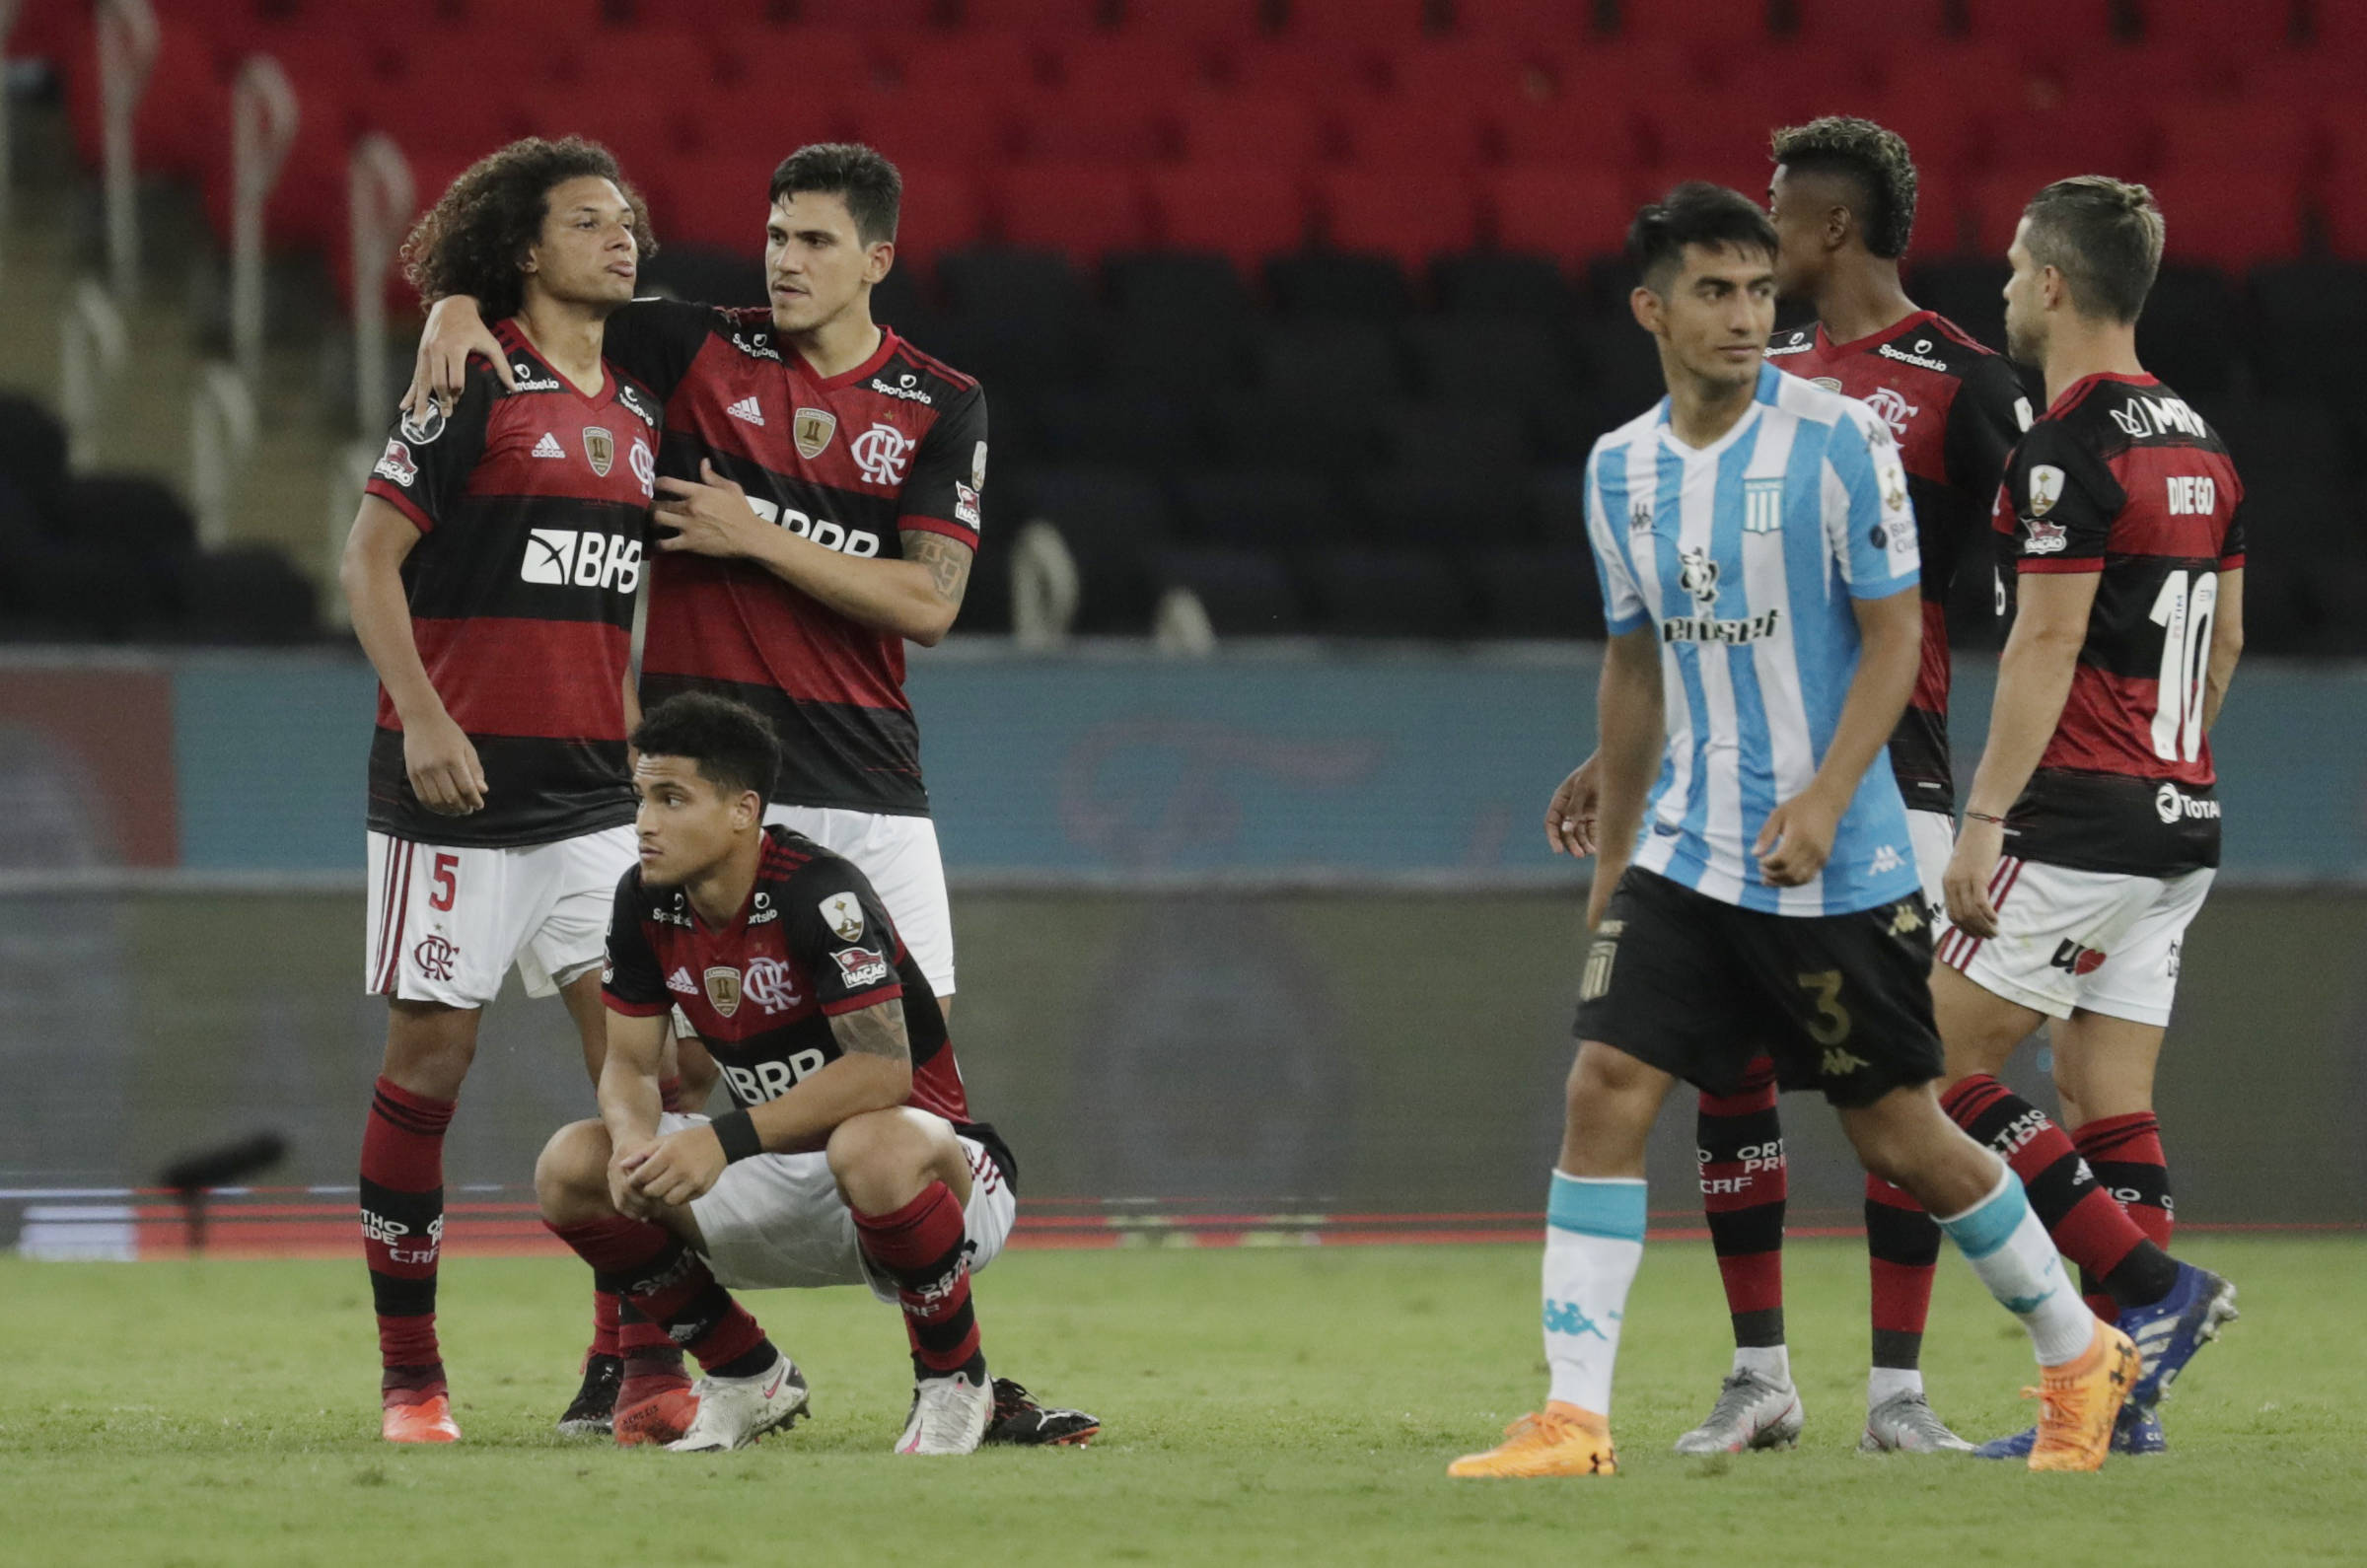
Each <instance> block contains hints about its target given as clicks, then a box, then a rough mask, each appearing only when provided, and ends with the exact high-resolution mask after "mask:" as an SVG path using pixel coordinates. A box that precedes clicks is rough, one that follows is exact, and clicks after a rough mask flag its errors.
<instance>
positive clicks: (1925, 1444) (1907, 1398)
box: [1857, 1392, 1973, 1454]
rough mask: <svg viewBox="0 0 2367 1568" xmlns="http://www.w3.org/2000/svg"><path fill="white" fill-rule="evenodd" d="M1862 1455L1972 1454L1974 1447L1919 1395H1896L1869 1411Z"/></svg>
mask: <svg viewBox="0 0 2367 1568" xmlns="http://www.w3.org/2000/svg"><path fill="white" fill-rule="evenodd" d="M1857 1449H1858V1452H1859V1453H1861V1454H1970V1453H1972V1452H1973V1445H1972V1444H1970V1443H1968V1442H1966V1441H1965V1440H1964V1439H1963V1438H1961V1437H1958V1436H1957V1435H1956V1434H1955V1433H1954V1432H1951V1431H1949V1430H1948V1423H1947V1422H1945V1421H1943V1420H1941V1419H1940V1418H1939V1416H1938V1415H1937V1414H1936V1413H1934V1411H1933V1410H1932V1408H1931V1401H1930V1400H1928V1399H1926V1398H1924V1396H1923V1395H1921V1394H1919V1393H1911V1392H1910V1393H1894V1394H1892V1395H1891V1396H1890V1397H1889V1398H1887V1399H1885V1400H1883V1401H1882V1403H1880V1404H1878V1405H1875V1406H1874V1407H1873V1408H1872V1409H1870V1410H1868V1411H1867V1412H1866V1431H1865V1435H1864V1436H1863V1437H1861V1438H1859V1439H1858V1440H1857Z"/></svg>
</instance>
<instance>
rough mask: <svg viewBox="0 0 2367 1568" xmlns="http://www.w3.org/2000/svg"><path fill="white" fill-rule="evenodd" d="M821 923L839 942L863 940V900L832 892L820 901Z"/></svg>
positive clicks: (849, 894) (848, 894)
mask: <svg viewBox="0 0 2367 1568" xmlns="http://www.w3.org/2000/svg"><path fill="white" fill-rule="evenodd" d="M818 907H820V909H821V910H822V923H823V924H824V925H826V926H828V927H829V928H830V930H831V931H833V932H834V933H836V934H837V937H838V940H839V941H841V942H860V941H862V940H863V900H862V899H860V898H858V897H856V896H855V895H854V894H853V893H851V892H834V893H831V894H830V895H829V896H828V897H827V898H825V899H823V900H822V902H821V904H820V905H819V906H818Z"/></svg>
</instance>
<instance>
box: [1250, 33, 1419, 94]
mask: <svg viewBox="0 0 2367 1568" xmlns="http://www.w3.org/2000/svg"><path fill="white" fill-rule="evenodd" d="M1230 58H1231V65H1230V68H1229V69H1228V70H1227V71H1226V73H1225V79H1226V80H1227V81H1229V82H1230V83H1232V84H1233V86H1234V87H1235V88H1236V89H1238V90H1240V91H1242V92H1245V93H1288V92H1294V91H1295V92H1301V93H1312V94H1315V95H1317V97H1318V98H1319V99H1321V100H1322V101H1324V102H1326V103H1332V104H1336V103H1338V102H1340V101H1341V100H1344V99H1350V98H1355V97H1359V96H1363V95H1368V94H1373V93H1377V92H1379V91H1380V90H1381V88H1382V86H1383V83H1384V79H1383V76H1382V72H1381V62H1380V58H1379V54H1378V51H1376V50H1373V49H1368V48H1360V47H1357V46H1355V45H1353V44H1347V43H1291V42H1282V41H1275V42H1260V43H1251V44H1245V45H1243V46H1242V47H1240V48H1237V49H1235V50H1233V51H1232V54H1231V57H1230Z"/></svg>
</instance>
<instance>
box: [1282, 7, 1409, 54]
mask: <svg viewBox="0 0 2367 1568" xmlns="http://www.w3.org/2000/svg"><path fill="white" fill-rule="evenodd" d="M1429 11H1430V7H1429V5H1428V3H1427V0H1290V9H1289V13H1288V15H1287V17H1286V18H1285V19H1284V21H1283V24H1282V33H1283V36H1286V37H1291V38H1300V39H1307V40H1321V41H1324V42H1332V43H1383V44H1396V43H1410V42H1413V41H1414V40H1415V39H1417V38H1419V37H1420V36H1422V35H1423V33H1424V32H1425V31H1427V29H1428V27H1429V21H1430V18H1429Z"/></svg>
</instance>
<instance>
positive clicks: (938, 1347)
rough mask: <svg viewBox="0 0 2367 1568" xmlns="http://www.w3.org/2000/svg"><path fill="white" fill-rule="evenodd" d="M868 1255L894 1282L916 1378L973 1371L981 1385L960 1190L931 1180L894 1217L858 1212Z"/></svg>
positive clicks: (859, 1235)
mask: <svg viewBox="0 0 2367 1568" xmlns="http://www.w3.org/2000/svg"><path fill="white" fill-rule="evenodd" d="M855 1235H856V1239H857V1241H858V1242H859V1244H860V1245H861V1247H862V1248H863V1255H864V1256H866V1257H868V1258H870V1259H871V1260H872V1262H874V1263H876V1264H877V1265H879V1268H880V1271H881V1272H882V1273H884V1274H886V1275H887V1276H888V1277H889V1278H890V1279H893V1280H895V1281H896V1286H897V1301H898V1302H899V1303H900V1304H901V1305H902V1307H903V1309H904V1331H905V1332H906V1334H908V1335H909V1336H910V1338H911V1341H912V1374H913V1376H914V1377H916V1378H942V1377H946V1376H949V1375H950V1374H953V1373H956V1372H967V1373H968V1374H969V1375H970V1376H971V1377H972V1378H976V1379H980V1380H983V1379H984V1377H985V1375H986V1356H985V1353H984V1352H983V1351H981V1350H980V1349H979V1348H978V1319H977V1315H976V1313H974V1312H973V1311H972V1310H971V1308H970V1301H969V1250H968V1245H967V1243H968V1228H967V1227H966V1225H965V1224H964V1220H963V1215H962V1205H961V1203H960V1202H958V1201H957V1200H956V1199H955V1197H954V1189H953V1188H951V1187H949V1186H947V1185H946V1184H945V1183H944V1182H942V1181H932V1182H930V1183H929V1184H928V1185H927V1186H926V1187H924V1188H923V1189H922V1190H921V1194H920V1196H918V1197H916V1198H914V1199H913V1200H912V1201H911V1202H909V1203H907V1204H905V1205H904V1206H903V1207H902V1208H900V1209H897V1210H896V1211H895V1212H893V1213H889V1214H865V1213H863V1212H862V1211H861V1210H859V1209H858V1210H857V1211H856V1212H855Z"/></svg>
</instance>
